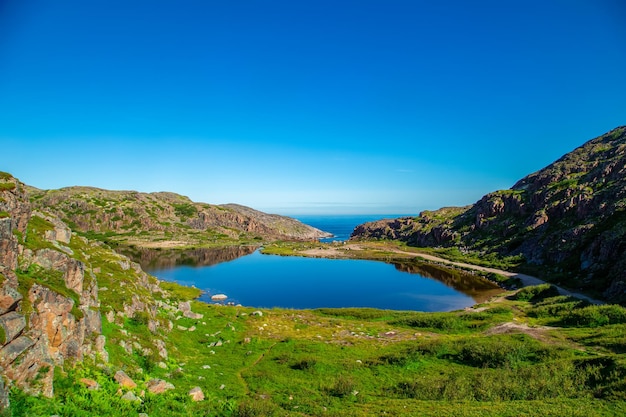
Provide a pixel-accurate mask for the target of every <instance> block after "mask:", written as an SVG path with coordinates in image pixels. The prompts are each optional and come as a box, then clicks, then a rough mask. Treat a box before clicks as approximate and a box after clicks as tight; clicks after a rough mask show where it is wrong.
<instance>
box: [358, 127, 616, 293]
mask: <svg viewBox="0 0 626 417" xmlns="http://www.w3.org/2000/svg"><path fill="white" fill-rule="evenodd" d="M352 238H353V239H371V238H376V239H397V240H401V241H404V242H407V243H408V244H409V245H412V246H421V247H444V248H445V247H457V248H458V249H459V253H466V254H468V253H469V254H474V255H476V254H477V255H480V256H484V257H490V256H491V257H494V256H497V257H499V258H502V257H511V256H516V257H518V258H521V259H523V261H524V262H525V264H526V269H530V270H533V272H535V273H538V274H541V275H543V276H544V277H545V278H546V279H549V280H551V281H552V282H560V283H561V284H564V285H566V286H570V287H572V288H577V289H582V290H585V291H588V292H595V293H602V295H603V296H604V297H606V298H607V299H609V300H611V301H617V302H622V303H623V302H626V127H624V126H622V127H618V128H616V129H614V130H612V131H610V132H608V133H606V134H604V135H602V136H600V137H598V138H595V139H593V140H591V141H589V142H587V143H585V144H584V145H583V146H581V147H579V148H577V149H575V150H574V151H572V152H570V153H568V154H566V155H565V156H563V157H562V158H560V159H559V160H558V161H556V162H554V163H553V164H551V165H549V166H547V167H546V168H544V169H542V170H540V171H538V172H535V173H534V174H531V175H529V176H527V177H525V178H523V179H521V180H520V181H518V182H517V183H516V184H515V185H514V186H513V187H512V188H511V189H509V190H503V191H496V192H494V193H491V194H488V195H486V196H484V197H483V198H481V199H480V200H479V201H478V202H476V204H474V205H471V206H467V207H454V208H443V209H440V210H436V211H425V212H423V213H421V214H420V215H419V216H418V217H417V218H408V217H407V218H400V219H393V220H382V221H378V222H372V223H366V224H364V225H360V226H358V227H357V228H356V229H355V230H354V232H353V234H352Z"/></svg>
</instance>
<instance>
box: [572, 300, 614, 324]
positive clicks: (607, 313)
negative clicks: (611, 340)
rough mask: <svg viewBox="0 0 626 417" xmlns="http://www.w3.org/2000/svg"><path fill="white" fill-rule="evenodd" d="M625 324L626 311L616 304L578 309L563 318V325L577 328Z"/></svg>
mask: <svg viewBox="0 0 626 417" xmlns="http://www.w3.org/2000/svg"><path fill="white" fill-rule="evenodd" d="M623 323H626V309H625V308H624V307H622V306H619V305H615V304H609V305H590V306H587V307H583V308H578V309H575V310H572V311H569V312H567V313H566V314H564V315H563V318H562V324H564V325H566V326H577V327H600V326H606V325H608V324H623Z"/></svg>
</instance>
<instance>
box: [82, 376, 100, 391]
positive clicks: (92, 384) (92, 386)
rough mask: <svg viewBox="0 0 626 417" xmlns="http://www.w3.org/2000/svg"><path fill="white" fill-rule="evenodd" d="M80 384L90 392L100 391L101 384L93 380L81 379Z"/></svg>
mask: <svg viewBox="0 0 626 417" xmlns="http://www.w3.org/2000/svg"><path fill="white" fill-rule="evenodd" d="M80 382H81V383H82V384H83V385H84V386H86V387H87V389H90V390H99V389H100V384H98V383H97V382H96V381H94V380H93V379H91V378H81V379H80Z"/></svg>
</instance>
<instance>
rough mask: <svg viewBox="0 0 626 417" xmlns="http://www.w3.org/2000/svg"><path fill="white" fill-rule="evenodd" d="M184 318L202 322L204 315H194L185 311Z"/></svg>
mask: <svg viewBox="0 0 626 417" xmlns="http://www.w3.org/2000/svg"><path fill="white" fill-rule="evenodd" d="M183 316H185V317H187V318H188V319H193V320H200V319H201V318H203V317H204V314H200V313H194V312H193V311H185V312H184V313H183Z"/></svg>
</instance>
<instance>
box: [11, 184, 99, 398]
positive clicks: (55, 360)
mask: <svg viewBox="0 0 626 417" xmlns="http://www.w3.org/2000/svg"><path fill="white" fill-rule="evenodd" d="M0 184H5V185H3V186H2V187H1V188H0V190H2V191H1V192H0V212H1V213H3V217H2V219H0V247H1V249H2V250H1V251H0V273H1V274H2V280H0V281H1V282H0V327H1V328H2V334H3V339H4V340H0V342H1V343H0V367H1V369H2V373H3V374H4V375H5V376H6V377H7V378H8V381H9V382H10V383H11V384H15V385H17V386H18V387H19V388H21V389H23V390H25V391H27V392H32V393H36V394H43V395H46V396H51V395H52V394H53V381H52V378H53V369H54V367H55V366H62V365H63V364H64V363H65V362H66V361H68V360H70V361H80V360H82V359H83V357H84V355H85V354H89V353H90V352H91V351H92V347H91V342H90V340H91V336H92V335H98V334H100V333H101V322H100V313H99V311H97V307H98V287H97V283H96V281H95V279H93V277H91V276H89V275H86V272H87V271H86V269H85V265H84V264H83V263H82V262H81V261H79V260H77V259H74V258H72V257H71V256H70V255H69V254H68V253H71V252H72V251H71V249H69V248H68V247H67V246H66V245H67V244H69V242H70V239H71V231H70V229H69V228H68V227H67V226H66V225H65V224H63V222H61V221H60V220H59V219H58V218H55V217H54V216H50V215H47V214H43V213H40V212H33V211H32V210H31V207H30V204H29V202H28V200H27V198H26V195H25V193H24V188H25V187H24V185H23V184H21V183H20V182H19V181H17V180H16V179H15V178H13V177H11V176H10V175H8V174H1V175H0ZM31 218H36V219H37V222H38V223H37V224H38V225H39V226H41V225H45V227H43V226H42V227H43V228H42V229H41V230H36V228H33V229H29V227H28V225H29V222H30V220H31ZM38 233H40V234H41V235H38ZM36 235H37V236H36ZM16 271H17V272H19V274H22V275H23V276H24V278H20V277H19V276H18V274H17V273H16ZM21 280H25V281H24V282H23V283H22V284H21V285H20V281H21Z"/></svg>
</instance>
